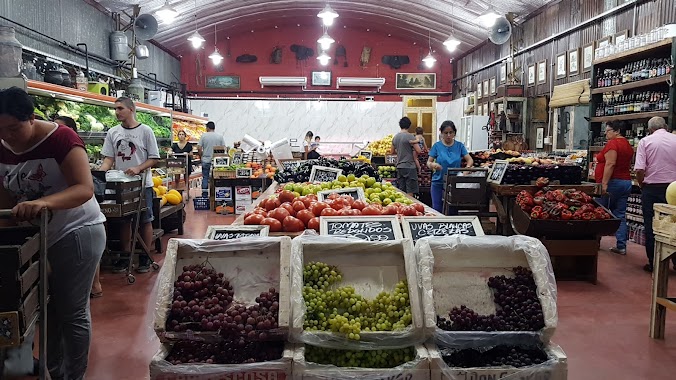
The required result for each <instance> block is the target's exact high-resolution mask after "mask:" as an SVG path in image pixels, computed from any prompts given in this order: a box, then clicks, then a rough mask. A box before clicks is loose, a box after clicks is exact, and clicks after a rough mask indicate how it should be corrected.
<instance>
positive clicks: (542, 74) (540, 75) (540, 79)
mask: <svg viewBox="0 0 676 380" xmlns="http://www.w3.org/2000/svg"><path fill="white" fill-rule="evenodd" d="M536 78H537V83H538V84H543V83H547V60H546V59H545V60H544V61H540V62H538V71H537V77H536Z"/></svg>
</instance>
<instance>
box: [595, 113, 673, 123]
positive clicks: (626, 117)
mask: <svg viewBox="0 0 676 380" xmlns="http://www.w3.org/2000/svg"><path fill="white" fill-rule="evenodd" d="M655 116H661V117H664V118H668V117H669V111H654V112H636V113H627V114H624V115H613V116H599V117H592V118H591V122H592V123H603V122H606V121H621V120H639V119H650V118H651V117H655Z"/></svg>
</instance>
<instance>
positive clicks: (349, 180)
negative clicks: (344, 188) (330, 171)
mask: <svg viewBox="0 0 676 380" xmlns="http://www.w3.org/2000/svg"><path fill="white" fill-rule="evenodd" d="M356 178H357V177H355V176H354V174H352V173H350V174H348V175H347V182H352V181H354V180H355V179H356ZM341 182H346V181H341Z"/></svg>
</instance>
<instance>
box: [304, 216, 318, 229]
mask: <svg viewBox="0 0 676 380" xmlns="http://www.w3.org/2000/svg"><path fill="white" fill-rule="evenodd" d="M307 228H308V229H310V230H315V231H317V232H319V218H317V217H314V218H312V219H310V221H309V222H307Z"/></svg>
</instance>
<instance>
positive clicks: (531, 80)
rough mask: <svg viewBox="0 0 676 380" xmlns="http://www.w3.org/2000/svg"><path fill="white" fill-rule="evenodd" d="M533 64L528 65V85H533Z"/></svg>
mask: <svg viewBox="0 0 676 380" xmlns="http://www.w3.org/2000/svg"><path fill="white" fill-rule="evenodd" d="M535 78H536V76H535V64H532V65H529V66H528V82H527V83H528V87H532V86H535Z"/></svg>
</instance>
